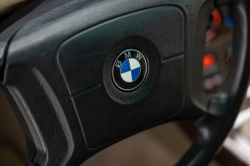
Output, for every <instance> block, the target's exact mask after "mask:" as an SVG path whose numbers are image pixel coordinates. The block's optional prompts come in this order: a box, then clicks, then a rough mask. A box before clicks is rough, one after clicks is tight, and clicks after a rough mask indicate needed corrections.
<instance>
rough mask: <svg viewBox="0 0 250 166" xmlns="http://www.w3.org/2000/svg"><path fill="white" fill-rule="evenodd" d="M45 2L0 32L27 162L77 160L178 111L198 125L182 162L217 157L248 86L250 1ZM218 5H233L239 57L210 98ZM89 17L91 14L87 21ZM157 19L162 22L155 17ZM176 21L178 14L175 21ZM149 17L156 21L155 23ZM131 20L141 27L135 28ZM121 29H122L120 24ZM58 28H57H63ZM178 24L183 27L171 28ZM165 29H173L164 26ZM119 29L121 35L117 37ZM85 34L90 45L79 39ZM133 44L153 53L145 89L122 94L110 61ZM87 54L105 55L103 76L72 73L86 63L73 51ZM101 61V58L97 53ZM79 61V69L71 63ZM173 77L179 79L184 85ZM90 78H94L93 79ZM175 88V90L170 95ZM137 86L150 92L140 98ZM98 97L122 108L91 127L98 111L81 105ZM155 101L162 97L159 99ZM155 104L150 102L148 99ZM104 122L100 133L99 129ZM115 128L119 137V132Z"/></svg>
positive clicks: (5, 83)
mask: <svg viewBox="0 0 250 166" xmlns="http://www.w3.org/2000/svg"><path fill="white" fill-rule="evenodd" d="M41 2H42V1H41ZM44 2H45V3H41V4H40V2H39V3H37V5H39V4H40V8H39V6H38V8H37V9H36V10H35V11H34V12H35V13H38V14H37V15H36V16H35V17H30V16H29V15H32V14H34V13H32V12H31V13H30V14H28V15H27V16H25V17H24V21H23V22H22V19H21V20H19V21H20V22H22V23H20V22H19V24H18V26H16V28H13V27H11V26H10V28H9V29H11V28H12V31H11V32H10V30H9V29H6V30H5V31H4V32H3V33H1V34H0V53H2V54H1V55H2V56H0V57H2V58H1V62H2V63H1V64H2V65H1V71H2V75H1V77H2V87H3V89H4V91H5V93H6V95H7V97H8V99H9V101H10V102H11V106H12V107H13V110H14V112H15V114H16V116H17V118H18V120H19V122H20V124H21V126H22V129H23V131H24V133H25V136H26V140H27V146H28V156H27V161H28V163H27V165H32V164H36V165H79V164H81V163H82V162H83V161H85V160H86V159H88V158H89V157H91V156H92V155H94V154H96V153H97V152H99V151H100V150H102V149H104V148H106V147H108V146H110V145H111V144H113V143H115V142H117V141H119V140H121V139H124V138H126V137H128V136H130V135H133V134H135V133H137V132H140V131H142V130H145V129H147V128H150V127H153V126H155V125H158V124H162V123H166V122H169V121H173V120H179V119H187V120H194V121H196V124H197V126H198V133H197V138H196V140H195V142H194V144H193V146H192V147H191V148H190V149H189V151H188V152H187V153H186V154H185V155H184V156H183V158H182V159H181V160H180V162H179V163H178V164H177V165H207V164H208V163H209V161H210V160H211V159H212V157H213V156H214V155H215V153H216V152H217V150H218V149H219V147H220V146H221V144H222V143H223V141H224V139H225V138H226V136H227V134H228V132H229V131H230V129H231V127H232V125H233V123H234V121H235V118H236V116H237V114H238V110H239V108H240V104H241V102H242V100H243V96H244V94H245V91H246V87H247V83H248V76H249V71H250V68H249V66H250V65H249V64H250V59H249V58H250V57H249V56H247V55H248V54H249V50H248V48H250V47H249V41H248V40H249V32H248V29H249V28H248V24H249V22H250V20H249V12H248V10H247V9H248V8H249V7H250V2H248V1H247V0H231V1H229V0H216V1H212V0H204V1H192V2H187V1H185V0H180V1H177V2H172V1H168V0H157V1H154V2H151V1H150V0H148V1H143V2H141V3H139V2H138V3H136V2H132V1H130V0H123V1H119V2H116V1H112V0H109V1H108V0H107V1H98V0H96V1H65V2H61V3H62V4H63V5H62V4H59V5H58V6H57V5H55V6H53V5H52V6H53V7H54V8H53V7H51V8H50V9H48V10H45V11H43V12H41V11H42V9H44V8H46V7H48V6H51V3H49V2H48V1H47V4H46V1H44ZM32 5H34V4H32ZM220 5H229V6H230V8H231V10H232V11H233V12H232V13H233V14H232V16H233V21H234V33H233V35H234V36H233V38H234V40H233V55H232V58H231V61H230V64H229V74H228V77H227V78H226V81H225V83H224V85H223V86H222V89H221V91H220V92H219V93H218V94H217V95H214V96H212V97H209V98H208V97H207V96H206V95H205V93H204V92H203V90H202V87H201V85H202V84H201V81H202V75H201V70H202V63H201V62H202V56H201V55H203V52H204V43H205V32H206V27H207V23H208V18H209V16H210V13H211V11H212V10H213V9H214V7H215V6H220ZM97 8H98V9H99V10H98V11H96V9H97ZM108 9H110V11H109V10H108ZM107 11H109V12H107ZM39 12H41V13H39ZM151 16H152V17H151ZM29 17H30V19H29ZM85 17H86V19H84V18H85ZM81 19H84V21H83V22H79V20H81ZM157 19H161V20H164V21H162V22H157ZM173 19H176V21H175V22H173V21H172V20H173ZM65 20H66V21H65ZM139 20H142V21H139ZM137 22H138V23H137ZM69 23H71V24H69ZM156 23H158V24H157V26H156ZM149 24H150V25H152V26H148V25H149ZM117 25H119V26H117ZM131 25H133V26H135V27H137V29H136V28H134V29H133V28H131ZM170 25H171V26H173V27H172V28H173V29H171V26H170ZM17 27H20V28H21V29H20V30H19V29H18V28H17ZM118 27H119V28H121V29H122V30H124V33H120V32H119V31H117V28H118ZM142 27H145V29H143V28H142ZM151 27H154V28H155V29H154V28H151ZM51 28H57V29H58V31H56V30H52V29H51ZM110 29H111V30H112V31H111V32H110ZM138 29H139V30H138ZM174 29H175V30H176V31H175V32H174V33H173V32H171V30H172V31H173V30H174ZM8 30H9V31H8ZM126 30H127V31H126ZM168 30H169V31H168ZM164 31H166V35H164V33H162V32H164ZM45 32H48V34H46V33H45ZM104 32H105V33H104ZM153 32H154V34H151V33H153ZM112 33H113V34H116V35H114V36H113V35H112ZM157 33H159V34H160V36H159V35H157ZM178 35H179V36H178ZM96 36H97V37H96ZM139 36H140V37H139ZM127 37H129V38H127ZM141 37H142V38H143V39H141ZM171 37H172V38H171ZM90 39H91V40H90ZM107 39H110V41H108V40H107ZM111 39H112V40H111ZM92 40H93V41H92ZM162 40H163V41H164V42H163V41H162ZM24 41H28V42H27V43H24ZM79 41H80V44H82V45H84V49H85V50H84V49H83V48H78V47H76V46H77V45H79ZM94 41H96V42H94ZM169 41H172V43H174V45H171V42H170V43H169V44H168V45H165V46H164V49H161V48H162V46H163V45H164V44H166V43H168V42H169ZM86 43H88V44H86ZM96 43H98V44H99V45H97V46H99V47H100V46H103V45H104V47H101V49H99V47H97V46H96ZM141 43H143V44H141ZM100 44H102V45H100ZM145 45H147V47H145ZM130 47H134V48H136V49H138V50H139V51H142V52H143V53H144V54H145V57H146V58H147V60H148V61H149V64H148V65H149V73H148V77H147V78H146V80H145V81H144V82H143V83H142V84H143V85H142V86H140V87H139V88H138V91H133V92H131V93H124V92H122V91H120V90H118V89H116V87H115V86H114V85H113V84H112V80H109V77H110V69H109V67H110V66H112V63H113V62H114V59H115V58H116V57H117V55H118V53H119V52H121V51H123V50H125V48H130ZM72 48H74V50H72ZM154 49H156V50H154ZM152 50H154V51H152ZM166 50H168V52H166ZM95 51H96V52H95ZM82 52H87V53H88V54H89V55H99V54H103V55H104V56H102V57H100V59H101V60H100V61H101V62H100V64H102V65H100V66H99V67H97V70H100V72H98V73H95V72H94V74H93V75H97V76H100V77H98V79H101V80H98V81H99V82H100V84H96V80H94V81H92V82H91V80H90V81H89V82H87V83H85V82H84V83H82V82H83V79H84V78H83V77H82V75H84V74H82V75H80V76H79V75H77V73H76V71H74V70H75V69H77V71H78V72H79V70H78V69H84V68H81V67H79V66H81V64H82V63H83V62H84V61H83V60H82V59H77V61H75V60H72V57H71V56H72V54H75V55H78V56H79V55H81V54H82ZM102 52H104V53H102ZM75 58H76V57H75ZM95 60H97V59H95ZM154 60H155V61H154ZM78 61H79V63H78ZM153 61H154V62H153ZM71 62H72V63H71ZM90 62H92V61H91V59H90V60H89V63H90ZM95 62H96V64H98V61H95ZM104 63H105V64H104ZM72 64H73V66H74V65H75V67H73V68H71V66H72ZM84 65H85V66H86V65H87V63H84ZM84 65H83V67H84ZM176 66H177V67H176ZM172 70H176V71H175V72H176V73H177V74H176V73H174V72H173V73H171V71H172ZM81 71H82V70H81ZM103 71H104V72H103ZM72 72H75V73H74V74H72ZM82 72H83V71H82ZM88 72H89V71H87V73H88ZM100 73H101V74H100ZM151 73H155V75H152V74H151ZM176 75H178V76H179V79H178V78H177V77H176ZM73 76H74V77H75V76H79V77H77V80H80V84H79V83H77V81H75V78H74V77H73ZM86 76H88V75H87V74H86V73H85V75H84V77H86ZM103 78H104V79H103ZM102 79H103V80H104V81H103V80H102ZM171 79H176V80H178V81H176V85H174V84H173V80H172V81H171ZM72 80H73V81H72ZM166 80H167V82H166ZM98 81H97V82H98ZM168 82H170V83H172V84H168V86H169V87H171V88H176V89H174V90H175V91H178V92H176V93H174V92H173V91H171V89H168V87H165V86H164V85H165V84H166V83H168ZM177 82H178V83H177ZM81 83H82V84H86V85H85V86H86V87H87V88H83V87H82V86H83V85H81ZM92 84H93V85H96V86H90V85H92ZM109 88H111V89H109ZM143 88H144V89H143ZM161 91H163V92H165V94H162V93H161ZM90 92H91V93H90ZM92 92H93V94H92ZM139 92H140V93H139ZM143 92H144V93H143ZM166 93H167V94H166ZM171 93H172V94H175V95H176V96H175V95H173V96H170V95H171ZM139 94H143V95H142V97H141V98H140V96H141V95H139ZM96 95H98V96H100V98H97V97H96ZM138 97H139V98H138ZM159 98H161V99H159ZM171 98H172V103H173V104H172V105H174V106H175V107H170V106H169V103H168V102H167V101H166V103H167V104H166V103H164V101H165V100H166V99H167V100H169V101H171ZM90 99H92V100H90ZM100 99H103V101H105V102H107V103H112V104H111V105H112V107H109V106H108V105H105V104H104V105H102V107H103V108H104V110H107V109H110V110H115V111H111V112H109V111H108V112H107V113H109V114H110V113H112V115H107V114H105V113H103V114H102V111H103V110H101V109H100V110H101V112H100V111H96V112H95V113H96V114H98V116H96V115H95V116H94V118H96V119H97V120H103V121H104V122H103V123H99V122H98V123H94V122H92V123H91V125H88V124H89V123H90V121H88V118H89V119H91V118H93V117H92V114H93V113H92V112H88V111H85V112H87V113H84V111H83V110H88V109H87V108H88V107H89V108H91V109H92V110H99V107H98V102H94V101H95V100H96V101H100ZM156 99H157V100H158V99H159V101H157V102H156ZM175 100H178V101H175ZM101 101H102V100H101ZM147 102H149V103H150V104H149V105H147V107H144V106H143V105H145V104H146V103H147ZM155 102H156V103H155ZM83 103H84V104H83ZM88 104H89V105H88ZM151 104H152V105H158V106H157V108H158V110H161V111H159V112H157V111H156V113H152V110H153V109H152V108H151V107H150V105H151ZM86 105H87V106H86ZM159 105H160V106H159ZM123 107H126V109H131V112H129V113H128V114H124V113H121V112H122V111H124V110H122V111H120V112H118V111H117V108H120V109H122V108H123ZM142 107H143V109H140V108H142ZM164 108H168V109H171V108H173V109H174V111H173V112H171V111H169V110H167V112H170V113H169V114H168V113H166V112H164V111H163V110H164ZM138 110H139V111H138ZM104 112H105V111H104ZM116 112H118V113H116ZM100 115H101V116H100ZM110 116H111V119H110ZM163 116H164V118H163ZM85 117H88V118H85ZM113 117H115V118H113ZM123 117H125V118H123ZM138 117H139V118H138ZM149 117H151V119H150V118H149ZM154 118H155V119H154ZM105 119H107V121H105ZM141 119H142V120H141ZM152 119H154V120H152ZM110 120H114V121H112V123H113V124H115V125H117V127H114V128H110V125H109V123H110ZM85 121H86V123H85ZM135 122H136V123H135ZM120 123H121V124H122V125H123V126H122V125H121V124H120ZM124 123H125V124H124ZM105 125H106V126H108V127H107V128H110V131H109V130H107V128H105ZM124 125H125V127H124ZM86 126H87V127H86ZM102 127H103V128H102ZM99 128H100V129H99ZM222 129H223V130H222ZM96 130H97V131H98V132H97V133H94V132H95V131H96ZM119 130H120V131H121V132H118V131H119ZM221 130H222V131H221ZM115 132H117V135H115V136H114V134H113V133H115ZM105 133H107V134H106V136H105ZM59 137H60V138H59ZM97 137H100V139H98V138H97ZM79 145H80V146H79Z"/></svg>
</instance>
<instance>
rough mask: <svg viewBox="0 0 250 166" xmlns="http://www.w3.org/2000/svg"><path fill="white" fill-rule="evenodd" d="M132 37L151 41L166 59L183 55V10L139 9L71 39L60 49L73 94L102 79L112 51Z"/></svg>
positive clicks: (65, 76) (65, 74)
mask: <svg viewBox="0 0 250 166" xmlns="http://www.w3.org/2000/svg"><path fill="white" fill-rule="evenodd" d="M128 36H142V37H145V38H146V39H148V40H150V41H151V42H152V43H153V44H154V46H155V47H156V49H157V51H158V52H159V55H160V56H161V58H162V59H166V58H169V57H172V56H176V55H180V54H183V53H184V16H183V13H182V12H181V10H180V9H178V8H176V7H172V6H165V7H157V8H152V9H147V10H142V11H137V12H134V13H130V14H128V15H124V16H122V17H118V18H115V19H112V20H109V21H107V22H104V23H102V24H98V25H96V26H94V27H92V28H90V29H87V30H85V31H84V32H82V33H80V34H77V35H76V36H74V37H72V38H70V39H68V40H67V41H66V42H64V43H63V44H62V46H61V47H60V49H59V53H58V63H59V65H60V68H61V70H62V73H63V75H64V78H65V81H66V83H67V85H68V88H69V91H70V94H71V95H72V94H74V95H76V94H77V93H79V92H81V91H84V90H86V89H88V88H91V87H93V86H95V85H97V84H99V83H101V82H102V69H103V66H104V62H105V59H106V56H107V54H108V52H109V50H110V49H111V48H112V47H113V45H114V44H115V43H117V42H118V41H120V40H122V39H124V38H125V37H128ZM145 47H146V46H145ZM111 65H112V64H111Z"/></svg>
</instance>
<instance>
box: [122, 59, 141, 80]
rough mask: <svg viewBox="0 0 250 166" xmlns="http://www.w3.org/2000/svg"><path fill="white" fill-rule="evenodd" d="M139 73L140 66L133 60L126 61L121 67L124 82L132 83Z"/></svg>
mask: <svg viewBox="0 0 250 166" xmlns="http://www.w3.org/2000/svg"><path fill="white" fill-rule="evenodd" d="M140 73H141V65H140V63H139V61H138V60H137V59H135V58H130V59H127V60H126V61H125V62H124V63H123V64H122V67H121V77H122V79H123V80H124V81H125V82H128V83H131V82H134V81H135V80H136V79H137V78H138V77H139V76H140Z"/></svg>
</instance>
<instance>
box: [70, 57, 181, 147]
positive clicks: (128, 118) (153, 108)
mask: <svg viewBox="0 0 250 166" xmlns="http://www.w3.org/2000/svg"><path fill="white" fill-rule="evenodd" d="M183 71H184V55H182V56H181V57H178V58H176V59H174V60H169V61H167V62H165V63H162V64H161V71H160V76H159V80H158V82H157V83H156V85H155V88H154V90H153V91H152V92H151V94H150V95H149V96H147V97H146V98H145V99H144V100H142V101H140V102H138V103H136V104H132V105H123V104H119V103H117V102H115V101H113V100H112V99H111V98H110V97H109V96H108V94H107V92H106V90H105V88H104V87H103V86H101V87H99V88H96V89H93V90H92V91H89V92H87V93H84V94H82V95H79V96H77V97H75V98H73V100H74V103H75V106H76V109H77V111H78V114H79V118H80V121H81V124H82V127H83V132H84V136H85V139H86V144H87V146H88V147H89V148H97V147H100V146H102V145H105V144H108V143H109V142H111V141H112V140H118V139H119V138H122V137H126V136H128V135H130V134H131V133H136V132H137V131H139V130H142V129H144V128H148V127H150V126H154V125H155V124H157V123H160V122H162V121H164V120H168V117H170V116H171V115H174V114H176V113H178V111H179V110H180V108H181V107H182V104H183V81H184V80H183V78H184V75H183V74H184V72H183ZM152 72H153V71H152ZM110 86H112V85H110ZM132 99H133V98H132ZM134 100H136V99H134Z"/></svg>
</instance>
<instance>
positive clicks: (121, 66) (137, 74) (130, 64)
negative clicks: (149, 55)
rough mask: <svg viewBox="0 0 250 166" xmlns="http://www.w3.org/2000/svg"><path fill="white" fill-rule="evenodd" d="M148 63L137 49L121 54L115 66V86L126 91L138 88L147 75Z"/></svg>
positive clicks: (113, 73)
mask: <svg viewBox="0 0 250 166" xmlns="http://www.w3.org/2000/svg"><path fill="white" fill-rule="evenodd" d="M147 70H148V69H147V61H146V58H145V57H144V55H143V54H142V53H141V52H140V51H138V50H135V49H127V50H125V51H123V52H121V53H120V54H119V56H118V57H117V58H116V60H115V61H114V64H113V69H112V77H113V81H114V83H115V85H116V86H117V87H118V88H119V89H121V90H124V91H132V90H134V89H136V88H138V87H139V86H140V85H141V84H142V83H143V81H144V79H145V78H146V75H147Z"/></svg>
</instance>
